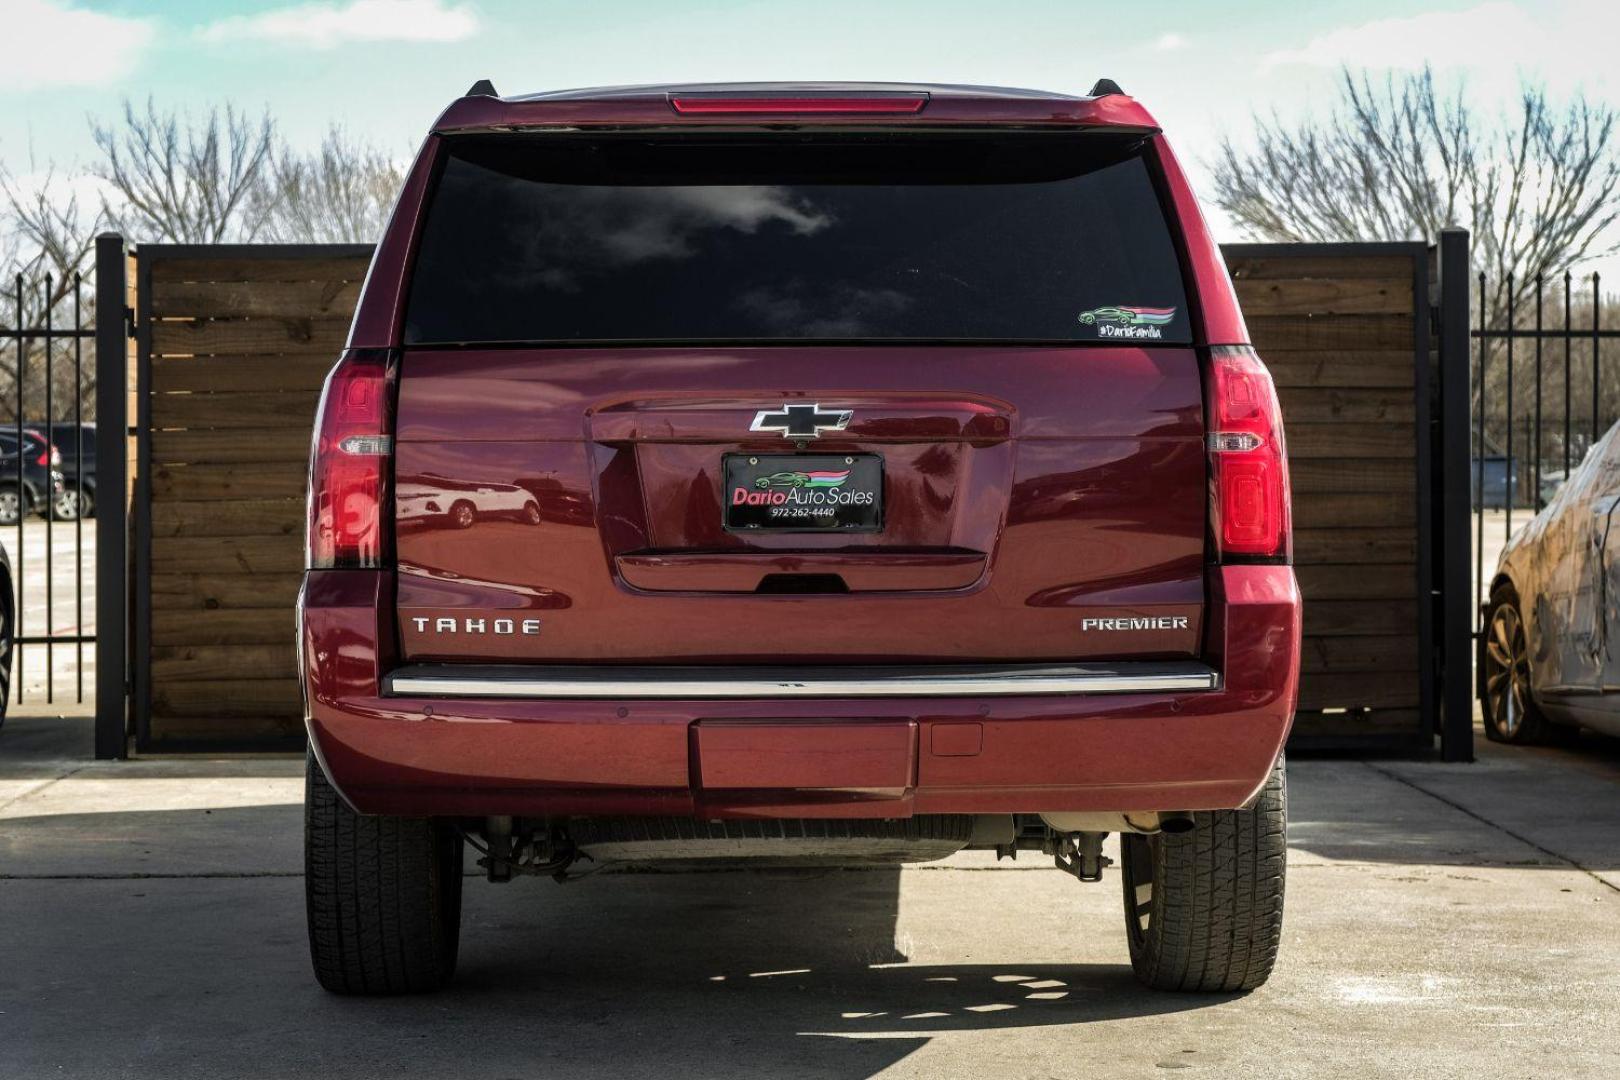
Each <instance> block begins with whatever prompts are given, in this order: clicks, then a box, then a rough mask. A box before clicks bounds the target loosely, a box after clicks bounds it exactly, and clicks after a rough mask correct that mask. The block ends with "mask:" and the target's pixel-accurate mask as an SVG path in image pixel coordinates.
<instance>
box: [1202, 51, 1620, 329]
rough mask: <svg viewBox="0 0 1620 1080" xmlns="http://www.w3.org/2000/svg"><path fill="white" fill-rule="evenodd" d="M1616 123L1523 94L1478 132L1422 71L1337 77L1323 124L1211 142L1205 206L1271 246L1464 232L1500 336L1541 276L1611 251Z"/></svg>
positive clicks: (1258, 127)
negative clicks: (1211, 200)
mask: <svg viewBox="0 0 1620 1080" xmlns="http://www.w3.org/2000/svg"><path fill="white" fill-rule="evenodd" d="M1615 123H1616V113H1615V111H1614V110H1613V109H1611V108H1609V107H1608V106H1606V105H1601V104H1594V103H1592V102H1589V101H1587V100H1585V99H1584V98H1579V97H1577V98H1576V99H1574V100H1573V101H1572V102H1571V103H1570V104H1568V105H1566V106H1563V107H1554V106H1553V104H1552V103H1551V102H1550V101H1549V100H1548V97H1547V94H1546V91H1545V90H1544V89H1543V88H1542V87H1540V86H1526V87H1525V88H1524V89H1523V91H1522V93H1521V95H1520V101H1519V106H1518V109H1517V112H1516V113H1515V114H1514V115H1513V116H1512V117H1509V118H1504V119H1502V120H1500V121H1499V122H1496V123H1482V122H1481V121H1480V119H1479V117H1478V114H1477V112H1476V110H1475V109H1474V107H1473V106H1471V105H1470V103H1469V101H1468V98H1467V95H1466V87H1465V86H1463V85H1461V84H1459V85H1458V86H1457V88H1456V89H1455V91H1454V92H1452V93H1450V94H1442V93H1440V92H1438V91H1437V89H1436V87H1435V80H1434V75H1433V73H1432V72H1431V71H1429V70H1428V69H1425V70H1423V71H1421V72H1418V73H1414V74H1410V75H1405V76H1399V77H1398V76H1395V75H1389V76H1386V77H1385V78H1384V79H1383V81H1381V82H1375V81H1374V80H1373V78H1372V77H1371V76H1370V75H1368V74H1367V73H1365V72H1362V73H1359V74H1358V73H1354V72H1351V71H1350V70H1348V69H1346V70H1345V71H1344V72H1343V73H1342V76H1341V83H1340V103H1339V107H1338V108H1336V109H1335V110H1334V111H1333V112H1332V113H1331V114H1330V115H1329V116H1328V117H1327V119H1326V120H1316V119H1307V120H1305V121H1303V122H1300V123H1298V124H1293V125H1289V124H1285V123H1284V122H1283V121H1281V120H1279V119H1278V118H1277V117H1276V116H1275V115H1273V116H1270V117H1261V116H1257V117H1256V118H1255V134H1254V140H1253V144H1252V145H1250V146H1245V147H1240V146H1238V145H1237V144H1236V143H1234V142H1233V141H1232V140H1231V139H1226V140H1224V141H1223V142H1222V145H1221V149H1220V152H1219V154H1218V156H1217V158H1216V161H1215V163H1214V165H1215V191H1216V202H1217V203H1218V204H1219V205H1220V206H1221V208H1222V209H1224V210H1225V211H1226V212H1227V213H1228V214H1229V215H1231V217H1232V219H1233V220H1234V221H1235V222H1237V224H1238V225H1239V227H1240V228H1242V229H1243V230H1244V231H1245V232H1246V233H1248V234H1249V235H1250V236H1252V237H1255V238H1257V239H1265V240H1281V241H1299V240H1314V241H1354V240H1417V239H1433V238H1434V237H1435V236H1436V235H1437V234H1438V233H1439V231H1440V230H1441V229H1442V228H1445V227H1447V226H1453V225H1461V226H1464V227H1466V228H1468V229H1469V231H1470V232H1471V233H1472V234H1473V251H1474V260H1475V268H1476V269H1477V270H1479V271H1481V272H1484V273H1485V274H1486V275H1487V278H1488V281H1489V289H1490V292H1489V294H1488V296H1487V298H1486V306H1487V308H1488V311H1487V317H1488V318H1490V319H1491V320H1493V322H1494V323H1497V324H1502V323H1505V321H1506V320H1507V318H1508V314H1509V312H1510V311H1514V310H1517V309H1518V308H1519V307H1520V306H1521V305H1523V304H1524V303H1525V301H1526V299H1527V298H1528V297H1529V296H1530V295H1531V292H1532V291H1533V289H1534V285H1535V281H1536V279H1537V278H1538V277H1544V278H1548V279H1550V278H1551V277H1552V276H1553V275H1555V274H1556V273H1558V272H1559V271H1561V270H1563V269H1564V268H1566V267H1568V266H1570V265H1572V264H1575V263H1578V262H1581V261H1583V260H1586V259H1590V258H1597V257H1601V256H1604V255H1608V254H1611V253H1613V252H1614V251H1616V250H1617V249H1620V237H1617V236H1616V230H1615V228H1614V226H1615V225H1616V222H1617V219H1620V200H1617V199H1616V198H1615V196H1616V194H1617V193H1620V148H1617V147H1616V145H1615V140H1614V136H1615Z"/></svg>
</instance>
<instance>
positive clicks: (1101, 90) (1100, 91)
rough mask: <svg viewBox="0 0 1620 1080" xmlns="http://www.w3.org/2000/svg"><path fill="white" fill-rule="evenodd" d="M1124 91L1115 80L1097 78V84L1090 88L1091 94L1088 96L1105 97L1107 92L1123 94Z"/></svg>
mask: <svg viewBox="0 0 1620 1080" xmlns="http://www.w3.org/2000/svg"><path fill="white" fill-rule="evenodd" d="M1124 92H1125V91H1123V90H1121V89H1120V88H1119V83H1117V82H1115V81H1114V80H1113V79H1098V80H1097V85H1096V86H1093V87H1092V88H1091V94H1090V95H1089V96H1090V97H1107V96H1108V95H1109V94H1123V93H1124Z"/></svg>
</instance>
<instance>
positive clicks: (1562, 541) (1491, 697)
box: [1479, 424, 1620, 743]
mask: <svg viewBox="0 0 1620 1080" xmlns="http://www.w3.org/2000/svg"><path fill="white" fill-rule="evenodd" d="M1479 695H1480V704H1481V706H1482V707H1483V709H1484V714H1485V734H1486V735H1487V736H1489V737H1490V738H1492V739H1495V740H1496V741H1498V742H1511V743H1529V742H1540V741H1544V740H1546V739H1547V738H1548V737H1549V736H1552V735H1554V734H1556V733H1557V731H1558V729H1559V728H1560V727H1565V728H1567V727H1573V726H1576V725H1579V726H1583V727H1589V728H1593V729H1595V730H1598V731H1602V732H1606V733H1608V734H1611V735H1620V424H1617V425H1615V426H1614V427H1612V428H1610V429H1609V431H1608V433H1607V434H1605V435H1604V436H1603V438H1602V440H1600V441H1599V442H1598V444H1597V445H1596V446H1594V447H1593V448H1592V449H1591V451H1589V452H1588V453H1587V455H1586V460H1585V461H1583V462H1582V463H1581V465H1580V467H1579V468H1578V469H1576V470H1575V472H1574V473H1573V474H1571V476H1570V478H1569V480H1568V481H1567V482H1566V483H1564V484H1563V485H1562V486H1561V487H1560V488H1559V489H1558V492H1557V494H1555V495H1554V496H1553V498H1552V501H1551V502H1549V503H1548V504H1547V506H1546V508H1545V509H1543V510H1542V511H1541V513H1539V514H1537V515H1536V516H1535V517H1534V518H1533V519H1531V521H1530V523H1529V524H1528V525H1526V526H1525V527H1524V528H1523V529H1520V530H1519V531H1518V532H1517V533H1515V534H1514V535H1513V537H1512V539H1510V540H1509V541H1508V544H1507V547H1506V548H1505V549H1504V550H1503V551H1502V559H1501V562H1500V563H1499V564H1498V566H1497V569H1496V574H1495V576H1494V577H1493V578H1492V579H1491V591H1490V600H1489V602H1488V603H1487V604H1486V608H1485V634H1484V637H1483V638H1482V639H1481V641H1480V652H1479Z"/></svg>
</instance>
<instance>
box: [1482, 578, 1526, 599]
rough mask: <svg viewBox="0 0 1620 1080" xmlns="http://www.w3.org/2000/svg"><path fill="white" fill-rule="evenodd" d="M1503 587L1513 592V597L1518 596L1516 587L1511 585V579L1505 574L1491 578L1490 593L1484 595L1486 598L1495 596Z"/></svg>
mask: <svg viewBox="0 0 1620 1080" xmlns="http://www.w3.org/2000/svg"><path fill="white" fill-rule="evenodd" d="M1504 585H1505V586H1507V587H1508V588H1510V589H1512V590H1513V595H1514V596H1518V595H1519V589H1518V587H1517V586H1516V585H1514V584H1513V579H1512V578H1511V577H1509V576H1508V575H1506V574H1497V575H1496V576H1495V577H1493V578H1491V587H1490V591H1489V592H1487V593H1486V594H1485V595H1486V596H1487V597H1492V596H1495V595H1496V594H1497V593H1498V592H1499V591H1501V589H1502V587H1503V586H1504Z"/></svg>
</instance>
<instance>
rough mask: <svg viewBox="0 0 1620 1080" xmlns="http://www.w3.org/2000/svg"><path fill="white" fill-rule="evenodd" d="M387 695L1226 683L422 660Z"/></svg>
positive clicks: (1122, 688) (801, 694) (1193, 672)
mask: <svg viewBox="0 0 1620 1080" xmlns="http://www.w3.org/2000/svg"><path fill="white" fill-rule="evenodd" d="M383 687H384V689H383V692H384V694H386V695H388V696H391V697H468V698H562V699H567V698H574V699H582V698H583V699H627V698H641V699H650V700H664V699H678V698H698V699H715V698H874V697H881V698H888V697H1014V696H1019V695H1053V694H1162V693H1171V692H1189V691H1193V692H1195V691H1208V690H1216V689H1218V688H1219V687H1220V676H1219V675H1218V674H1217V673H1216V672H1215V671H1214V669H1212V668H1210V667H1208V666H1206V665H1204V664H1197V663H1143V664H1130V665H1124V666H1115V667H1104V666H1083V665H1081V666H1064V667H1035V666H1030V665H1007V666H1004V667H934V668H929V667H920V668H911V669H905V668H892V667H890V668H868V669H864V670H863V669H861V668H850V667H829V668H824V669H821V670H819V671H818V670H817V669H815V668H813V667H810V668H800V669H795V670H792V671H789V670H785V669H781V668H774V669H771V668H735V667H733V668H711V669H707V670H705V669H703V668H697V667H665V668H656V667H635V668H631V667H617V668H615V667H597V668H590V667H580V666H569V667H560V666H552V667H550V668H549V669H545V668H535V667H529V668H516V667H469V666H464V665H447V664H432V665H427V664H423V665H416V666H412V667H405V668H401V669H399V670H397V671H395V672H393V673H391V674H389V675H388V676H386V677H385V678H384V680H383Z"/></svg>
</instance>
